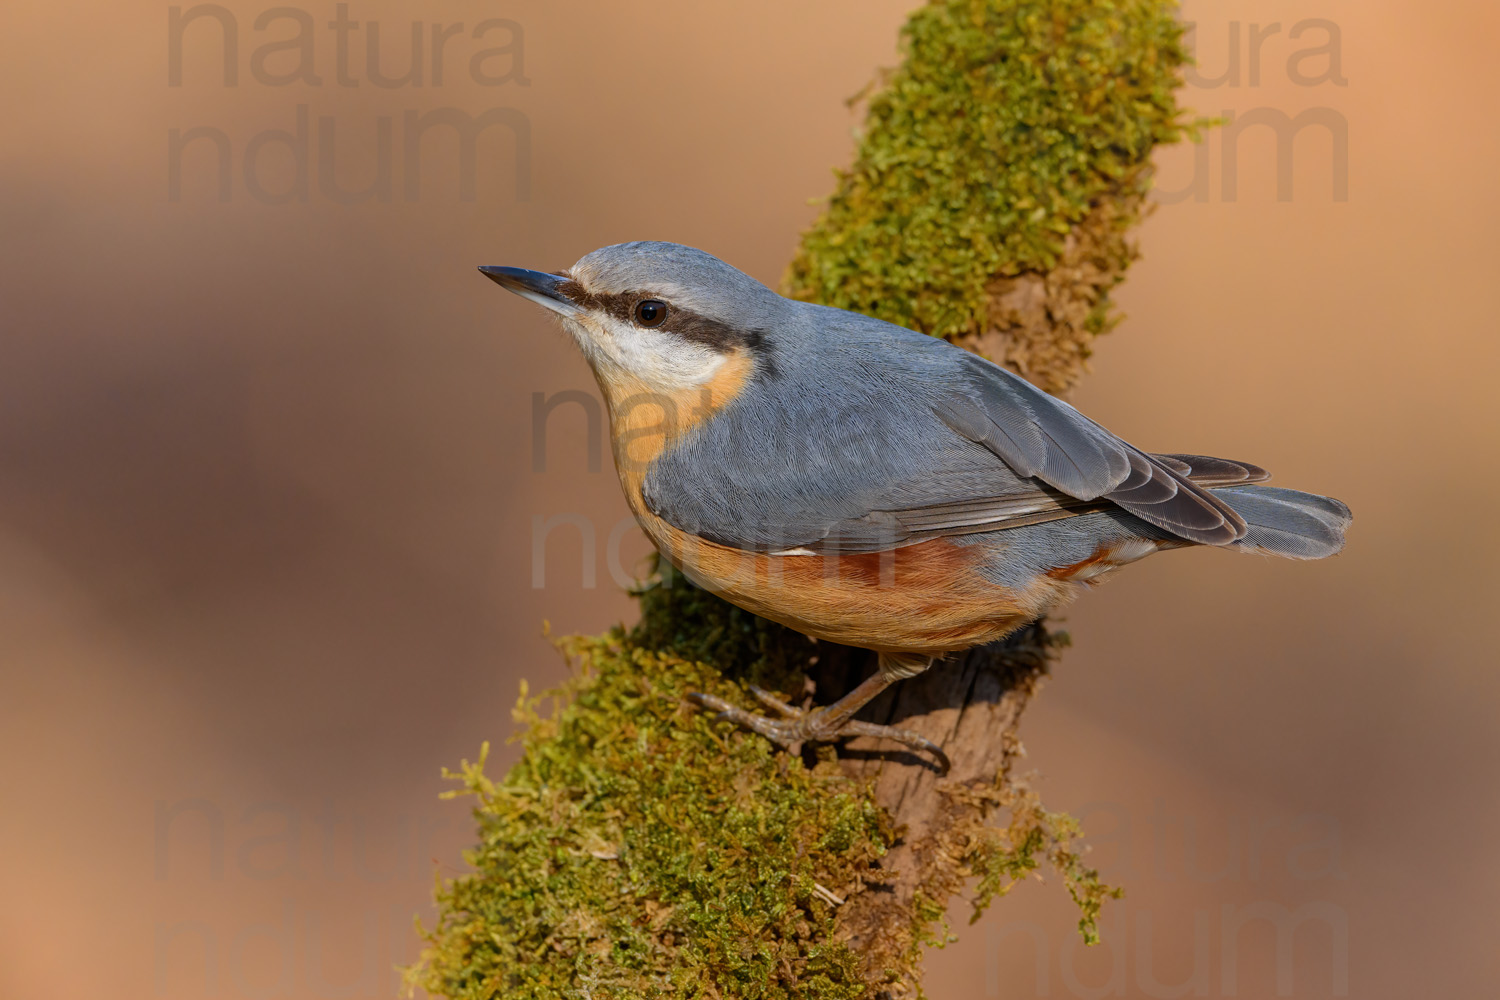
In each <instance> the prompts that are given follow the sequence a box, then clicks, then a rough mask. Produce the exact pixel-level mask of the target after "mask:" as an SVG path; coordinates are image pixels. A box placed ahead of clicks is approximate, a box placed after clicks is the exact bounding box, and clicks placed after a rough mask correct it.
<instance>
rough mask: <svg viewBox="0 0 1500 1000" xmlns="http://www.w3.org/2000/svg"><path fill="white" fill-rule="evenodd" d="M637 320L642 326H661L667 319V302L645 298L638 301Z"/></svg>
mask: <svg viewBox="0 0 1500 1000" xmlns="http://www.w3.org/2000/svg"><path fill="white" fill-rule="evenodd" d="M635 321H636V322H637V323H639V324H641V326H661V325H662V324H663V323H665V322H666V321H667V304H666V303H665V302H663V301H661V300H660V299H643V300H642V301H640V302H637V303H636V304H635Z"/></svg>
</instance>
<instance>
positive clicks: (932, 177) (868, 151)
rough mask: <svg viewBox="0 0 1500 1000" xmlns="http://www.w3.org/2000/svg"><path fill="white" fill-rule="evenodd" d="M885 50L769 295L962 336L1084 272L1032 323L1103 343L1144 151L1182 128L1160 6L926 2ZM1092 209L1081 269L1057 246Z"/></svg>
mask: <svg viewBox="0 0 1500 1000" xmlns="http://www.w3.org/2000/svg"><path fill="white" fill-rule="evenodd" d="M902 44H903V55H904V58H903V60H902V63H901V65H900V67H899V68H898V69H896V70H895V71H894V72H893V73H891V74H890V76H889V77H888V78H887V80H886V81H885V82H884V86H882V87H881V88H880V90H879V91H878V92H877V93H876V94H875V95H874V96H873V97H872V98H871V100H870V103H869V111H868V115H867V118H866V122H865V129H864V134H863V136H862V137H861V140H860V145H859V152H858V155H857V157H856V159H855V162H854V165H853V167H851V168H850V169H849V170H847V171H839V172H838V175H837V176H838V185H837V189H836V191H835V192H834V194H833V196H832V198H831V199H830V201H829V204H828V208H827V211H826V212H825V213H824V214H823V215H822V217H821V218H819V219H818V221H817V222H816V223H815V224H814V225H813V227H812V228H811V229H810V230H809V231H808V232H807V233H806V234H805V235H804V236H803V239H802V243H801V246H800V248H799V250H798V252H797V255H796V257H795V259H794V260H793V262H792V264H791V266H790V268H789V270H788V272H787V276H786V280H785V282H784V290H785V291H786V292H787V294H789V295H792V296H794V297H796V298H801V299H806V300H809V301H814V302H821V303H823V304H825V305H832V306H839V307H841V308H844V309H853V310H857V311H859V312H864V313H869V314H870V315H873V316H878V317H880V318H881V319H885V320H889V321H890V322H892V323H898V324H900V325H902V326H906V327H910V328H912V329H915V330H921V331H924V332H926V333H930V334H932V335H934V336H939V337H947V338H949V339H954V340H963V339H964V338H967V337H977V336H979V335H981V334H983V333H985V332H986V331H987V330H990V329H993V328H996V327H999V328H1000V329H1001V330H1002V331H1003V330H1008V329H1010V328H1012V327H1015V326H1017V325H1018V324H1020V323H1021V321H1020V320H1018V319H1017V318H1015V317H1008V316H1006V315H1004V314H1005V313H1006V311H1007V310H1006V308H1005V306H1004V304H1003V303H1000V302H997V299H1000V298H1003V292H1004V290H1005V289H1004V288H1003V287H1002V288H997V287H996V282H997V280H1000V279H1003V278H1005V277H1009V276H1015V275H1020V274H1023V273H1026V272H1038V273H1042V272H1050V271H1053V270H1054V269H1055V268H1057V267H1059V266H1060V265H1061V264H1064V263H1068V264H1071V265H1074V267H1075V269H1076V266H1077V265H1080V264H1099V265H1102V266H1098V267H1093V268H1090V269H1089V273H1087V274H1086V275H1084V276H1083V279H1084V280H1083V284H1084V285H1085V286H1086V287H1084V288H1082V289H1080V290H1078V291H1080V292H1081V294H1082V297H1083V300H1082V301H1081V302H1079V303H1077V304H1076V305H1077V308H1076V309H1073V308H1069V307H1070V306H1072V305H1074V303H1072V302H1070V301H1068V300H1069V298H1070V295H1071V294H1072V293H1073V292H1074V290H1073V289H1071V288H1056V287H1054V288H1049V289H1047V290H1046V291H1047V296H1048V297H1049V298H1050V299H1052V300H1053V301H1049V302H1048V303H1047V305H1048V312H1049V313H1051V314H1052V315H1050V316H1046V317H1043V319H1044V320H1047V321H1051V322H1054V323H1055V322H1056V321H1057V320H1060V319H1061V320H1065V321H1066V322H1068V323H1069V324H1072V325H1076V326H1077V327H1078V328H1079V329H1078V330H1077V331H1076V333H1074V335H1075V336H1077V337H1080V338H1084V339H1085V340H1086V339H1087V338H1090V337H1092V336H1093V335H1096V334H1098V333H1100V332H1103V331H1104V330H1105V329H1107V328H1108V327H1109V326H1110V325H1111V323H1112V311H1111V307H1110V303H1109V298H1108V290H1109V288H1110V287H1112V286H1113V285H1114V284H1115V283H1117V282H1118V281H1119V280H1120V278H1121V276H1122V275H1123V273H1124V270H1125V267H1126V266H1127V265H1128V263H1129V260H1130V256H1131V253H1130V251H1129V249H1128V247H1127V246H1126V244H1125V242H1124V238H1123V233H1124V231H1125V230H1126V229H1127V228H1128V227H1130V226H1131V225H1132V224H1134V222H1135V221H1136V220H1137V218H1138V216H1139V214H1140V208H1141V198H1142V196H1143V195H1144V193H1145V191H1146V190H1147V188H1148V187H1149V177H1150V173H1149V162H1150V155H1151V150H1152V149H1153V147H1154V146H1156V145H1157V144H1158V143H1163V142H1173V141H1175V140H1176V139H1178V138H1179V137H1180V136H1181V135H1182V134H1183V133H1184V131H1185V130H1186V129H1187V128H1188V127H1189V125H1188V124H1187V123H1184V122H1183V121H1182V120H1181V112H1180V110H1179V108H1178V104H1177V100H1176V97H1175V94H1174V91H1175V90H1176V88H1178V87H1179V86H1180V85H1181V71H1182V67H1183V65H1184V64H1185V62H1186V53H1185V51H1184V49H1183V46H1182V26H1181V25H1180V24H1179V23H1178V21H1177V20H1176V17H1175V5H1174V4H1171V3H1166V2H1163V0H936V2H933V3H929V4H927V5H926V6H924V7H922V8H920V9H919V10H917V11H916V12H915V13H914V14H913V15H912V16H911V19H910V20H909V21H908V22H907V24H906V26H905V28H904V29H903V31H902ZM1107 200H1113V201H1115V202H1117V203H1118V205H1117V206H1115V207H1116V208H1118V209H1122V210H1116V211H1106V215H1107V218H1106V219H1105V220H1103V222H1104V225H1103V226H1102V227H1092V228H1097V229H1100V231H1099V232H1097V233H1095V234H1093V235H1094V237H1095V238H1093V239H1090V240H1087V241H1086V242H1088V243H1090V244H1091V246H1090V247H1088V248H1087V249H1088V251H1089V252H1088V253H1086V254H1085V255H1084V256H1085V257H1086V258H1094V259H1093V260H1084V261H1069V260H1068V256H1069V255H1068V240H1069V237H1070V236H1074V237H1075V242H1076V237H1077V235H1078V234H1079V233H1080V232H1081V231H1082V230H1085V229H1089V228H1091V227H1088V226H1086V225H1085V223H1086V221H1087V220H1089V218H1090V216H1091V214H1092V213H1095V212H1096V211H1097V210H1098V209H1099V208H1100V206H1101V204H1102V203H1103V202H1105V201H1107ZM1096 272H1097V273H1096ZM1076 283H1077V282H1076V281H1075V282H1069V284H1076ZM1073 297H1077V296H1076V295H1073ZM1075 312H1076V314H1077V315H1076V316H1075V315H1073V314H1074V313H1075ZM1027 346H1029V345H1027ZM1002 353H1004V352H1003V351H1002ZM1026 353H1029V352H1026ZM1086 354H1087V345H1086V343H1085V344H1083V345H1082V347H1081V349H1080V352H1078V356H1077V357H1076V358H1072V357H1069V358H1067V359H1065V360H1067V361H1069V362H1071V364H1072V366H1073V367H1074V368H1075V369H1076V368H1077V367H1078V366H1079V364H1080V363H1081V361H1082V359H1083V357H1085V356H1086ZM995 360H1007V359H1005V358H996V359H995ZM1016 360H1018V361H1019V362H1020V364H1019V365H1018V367H1024V362H1025V360H1026V359H1025V358H1024V357H1022V358H1019V359H1016ZM1043 381H1049V380H1048V379H1044V380H1043ZM1050 381H1054V382H1056V383H1057V387H1063V386H1064V385H1065V384H1066V381H1067V380H1059V379H1050ZM1048 387H1049V388H1051V387H1052V386H1050V385H1049V386H1048Z"/></svg>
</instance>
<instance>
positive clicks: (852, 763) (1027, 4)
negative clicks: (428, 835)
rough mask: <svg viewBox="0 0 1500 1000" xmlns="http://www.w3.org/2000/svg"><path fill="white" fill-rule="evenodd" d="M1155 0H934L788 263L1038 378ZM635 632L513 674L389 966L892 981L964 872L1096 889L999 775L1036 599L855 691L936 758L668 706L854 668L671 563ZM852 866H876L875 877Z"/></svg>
mask: <svg viewBox="0 0 1500 1000" xmlns="http://www.w3.org/2000/svg"><path fill="white" fill-rule="evenodd" d="M1180 33H1181V32H1180V28H1179V26H1178V24H1177V22H1176V21H1175V19H1174V8H1173V6H1172V5H1171V4H1170V3H1166V2H1163V0H935V2H933V3H929V4H928V5H926V6H924V7H922V8H921V9H919V10H918V11H916V12H915V13H914V14H913V15H912V17H911V19H910V21H909V22H908V24H907V26H906V28H905V30H904V32H903V46H904V58H903V61H902V63H901V65H900V66H899V67H898V68H897V69H895V70H893V71H891V72H890V73H889V74H887V75H886V78H885V79H884V80H883V81H882V84H881V86H880V87H879V88H878V90H877V91H876V93H874V95H873V96H872V97H871V98H870V100H869V106H868V111H867V117H866V125H865V130H864V133H863V136H862V139H861V143H860V147H859V151H858V155H857V157H856V161H855V163H854V165H853V166H852V167H851V168H850V169H849V170H847V171H844V172H841V173H840V174H839V179H838V185H837V190H836V191H835V193H834V195H833V197H832V198H831V200H830V202H829V204H828V207H827V210H826V212H825V213H824V214H823V215H822V216H821V217H820V218H819V219H818V221H817V222H816V223H815V224H814V225H813V227H812V228H811V229H810V230H809V231H808V232H807V233H806V234H805V235H804V237H803V240H802V243H801V246H800V247H799V249H798V251H797V253H796V256H795V257H794V259H793V261H792V264H791V266H790V268H789V269H788V272H787V277H786V281H785V286H786V287H785V291H786V292H787V294H790V295H793V296H795V297H798V298H802V299H808V300H811V301H818V302H822V303H825V304H829V305H836V306H842V307H844V308H849V309H857V310H860V311H862V312H867V313H871V314H873V315H877V316H880V317H882V318H885V319H889V320H891V321H893V322H897V323H901V324H904V325H907V326H911V327H913V328H916V329H920V330H924V331H926V332H928V333H931V334H933V335H936V336H944V337H948V338H950V339H952V340H954V341H955V342H956V343H959V344H961V345H964V346H966V347H970V348H971V349H976V350H979V351H981V352H982V353H985V354H986V355H988V356H990V357H992V358H993V359H995V360H997V361H1000V362H1002V363H1005V364H1009V365H1011V366H1012V367H1014V368H1015V369H1016V370H1018V371H1020V372H1021V373H1022V374H1024V375H1026V376H1027V377H1029V378H1032V379H1033V380H1034V381H1037V382H1038V383H1039V384H1040V385H1042V386H1044V387H1045V388H1047V389H1049V390H1052V391H1060V390H1062V389H1065V388H1067V387H1068V386H1070V385H1071V384H1072V383H1073V382H1074V381H1075V380H1076V379H1077V377H1078V376H1079V375H1080V373H1081V372H1082V371H1083V365H1084V361H1085V359H1086V358H1087V357H1088V354H1089V349H1090V344H1091V342H1092V339H1093V338H1094V337H1095V336H1097V335H1099V334H1100V333H1102V332H1104V331H1105V330H1107V329H1108V328H1109V326H1110V325H1111V323H1112V322H1113V318H1112V313H1111V306H1110V301H1109V290H1110V289H1111V288H1112V287H1113V286H1114V285H1115V284H1116V283H1118V282H1119V281H1120V280H1121V277H1122V275H1123V273H1124V270H1125V268H1126V267H1127V266H1128V264H1129V262H1130V260H1131V258H1132V249H1131V247H1130V245H1129V244H1128V243H1127V241H1126V231H1127V230H1128V229H1129V227H1130V226H1131V225H1133V224H1134V223H1135V222H1136V221H1137V220H1138V219H1139V217H1140V214H1141V210H1142V206H1143V204H1144V196H1145V192H1146V190H1147V188H1148V185H1149V177H1150V154H1151V150H1152V149H1153V147H1154V146H1155V145H1157V144H1159V143H1162V142H1170V141H1173V140H1175V139H1176V138H1178V137H1179V135H1180V134H1181V132H1182V131H1183V128H1184V126H1183V125H1182V123H1181V122H1180V120H1179V112H1178V108H1177V105H1176V101H1175V98H1174V91H1175V89H1176V88H1177V87H1178V85H1179V83H1180V80H1179V74H1180V69H1181V67H1182V65H1183V62H1184V54H1183V50H1182V48H1181V45H1180ZM640 600H641V611H642V616H641V621H640V623H639V624H638V625H636V626H635V627H634V628H631V629H628V630H627V629H624V628H621V629H617V630H616V631H614V632H612V633H610V634H608V635H606V636H602V637H599V638H594V639H573V640H569V641H568V642H567V643H566V644H565V647H566V649H567V650H568V652H569V653H570V654H571V655H572V656H573V657H574V659H575V660H576V663H577V675H576V677H575V679H574V680H573V681H572V682H570V683H569V684H568V685H567V686H566V687H565V688H564V689H563V690H562V691H559V692H554V693H553V695H552V697H553V708H552V710H551V711H549V712H547V713H542V712H540V711H539V710H538V702H537V701H535V700H533V699H530V698H528V697H526V696H525V694H524V692H523V697H522V701H521V705H520V706H519V707H518V709H517V719H518V721H520V723H521V724H522V726H523V727H524V732H523V735H522V737H521V739H522V743H523V754H522V757H521V760H520V762H519V763H517V764H516V765H515V766H514V767H513V768H512V769H511V770H510V772H509V773H508V774H506V775H505V776H504V777H503V778H500V779H498V780H497V779H492V778H490V777H489V776H488V775H486V773H485V771H484V762H483V758H482V757H481V760H480V761H479V762H478V763H475V764H467V763H466V764H465V765H464V767H463V769H462V771H461V772H460V773H459V774H458V775H455V777H456V778H458V779H459V780H460V781H461V782H462V789H461V790H460V792H459V793H457V794H464V793H468V794H472V795H473V796H475V808H474V815H475V818H476V820H477V822H478V825H479V843H478V845H477V846H476V847H475V848H474V849H473V850H472V851H471V852H470V853H469V857H468V860H469V862H470V863H471V864H472V866H473V868H474V872H473V874H471V875H465V876H460V877H458V878H455V879H446V880H443V881H442V882H441V883H440V884H439V886H438V902H439V918H438V922H437V924H436V926H434V927H432V928H430V929H428V930H426V931H425V932H424V933H425V935H426V939H427V942H428V948H427V950H426V952H425V953H424V956H423V958H422V960H421V961H420V963H419V964H418V965H417V966H416V967H414V968H413V969H412V970H410V973H409V980H410V982H411V983H412V984H413V985H416V986H420V987H422V988H424V989H426V990H427V991H429V992H432V993H437V994H442V995H445V996H449V997H452V998H455V1000H478V998H490V997H536V998H541V997H592V998H604V997H612V998H613V997H620V998H625V997H700V996H702V997H757V998H761V997H764V998H782V997H785V998H792V997H797V998H802V997H809V998H814V997H815V998H834V997H839V998H844V997H847V998H854V997H866V996H875V995H879V994H887V995H904V994H907V993H910V992H912V991H914V990H916V989H917V988H918V987H917V985H916V980H917V972H918V968H919V959H920V951H921V947H922V945H923V944H924V943H927V942H932V941H939V940H941V939H942V938H943V937H944V936H945V935H946V933H947V928H946V926H945V925H944V923H943V913H944V912H945V910H946V906H947V903H948V900H949V899H950V898H952V896H953V895H954V894H955V893H957V892H959V891H961V890H962V888H963V887H964V885H965V884H966V883H967V884H971V885H973V887H974V890H973V891H974V896H973V899H974V904H975V912H976V915H977V913H978V912H980V911H982V910H983V909H984V908H985V907H986V906H988V905H989V904H990V903H991V902H992V901H993V900H994V899H995V898H997V897H998V896H1000V895H1003V894H1004V892H1005V891H1006V890H1007V889H1008V888H1009V887H1010V886H1011V885H1013V884H1014V883H1015V882H1016V880H1018V879H1020V878H1022V877H1025V876H1027V875H1028V874H1029V873H1031V872H1032V871H1034V870H1037V869H1038V868H1042V867H1047V868H1051V869H1053V870H1055V871H1056V872H1058V873H1059V874H1060V876H1061V878H1062V880H1063V882H1064V884H1065V886H1066V887H1067V888H1068V890H1069V891H1070V892H1071V893H1072V894H1073V897H1074V899H1075V900H1077V902H1078V903H1079V906H1080V910H1081V916H1080V928H1081V930H1082V932H1083V933H1084V935H1085V936H1086V937H1092V936H1093V935H1094V922H1095V918H1096V916H1097V913H1098V909H1099V906H1100V905H1101V903H1102V902H1103V901H1104V900H1105V899H1106V898H1108V897H1109V896H1110V895H1111V894H1112V890H1110V889H1109V888H1108V887H1107V886H1104V885H1103V884H1102V883H1100V881H1099V878H1098V875H1097V873H1095V872H1093V871H1091V870H1089V869H1088V868H1087V867H1086V866H1085V865H1084V864H1083V863H1082V861H1081V859H1080V852H1079V848H1078V847H1077V846H1076V837H1077V829H1076V824H1074V823H1073V822H1072V821H1071V820H1070V819H1068V818H1067V817H1066V816H1063V815H1061V814H1057V813H1052V812H1049V811H1048V810H1046V809H1044V808H1043V807H1042V806H1041V804H1040V802H1039V801H1038V800H1037V798H1036V795H1035V793H1034V792H1033V791H1032V790H1031V789H1030V788H1029V787H1028V786H1027V785H1026V784H1025V782H1024V781H1023V780H1021V776H1019V775H1017V774H1015V773H1013V769H1012V766H1013V764H1014V761H1015V759H1016V758H1017V756H1018V750H1019V741H1018V740H1017V737H1016V733H1015V727H1016V723H1017V721H1018V719H1019V717H1020V713H1021V711H1022V709H1023V708H1024V707H1025V704H1026V702H1027V700H1028V699H1029V698H1030V697H1031V695H1032V694H1033V692H1034V690H1035V687H1036V682H1037V680H1038V679H1039V678H1040V677H1041V676H1042V674H1043V673H1045V671H1046V669H1047V667H1048V664H1049V662H1050V661H1051V660H1052V658H1053V657H1054V656H1055V655H1056V653H1057V651H1058V650H1059V649H1060V648H1061V646H1062V645H1064V644H1065V637H1063V636H1060V635H1058V634H1056V633H1052V632H1049V631H1048V630H1047V628H1046V627H1045V625H1044V624H1038V625H1036V626H1033V627H1032V628H1030V629H1027V630H1025V631H1024V632H1022V633H1021V634H1019V635H1018V636H1015V637H1012V639H1010V640H1007V642H1006V643H1004V644H1000V645H998V646H996V647H993V648H986V649H982V650H975V651H971V652H970V653H968V654H966V655H965V656H963V657H960V658H957V660H956V662H953V663H947V664H941V665H939V666H938V667H937V668H936V669H934V670H932V671H929V672H928V673H927V674H926V675H924V676H922V677H920V678H917V679H915V680H913V681H908V682H905V683H904V684H903V685H901V686H899V687H898V688H897V689H896V691H895V692H894V694H893V695H891V696H888V697H885V698H883V699H882V700H881V701H878V702H876V703H875V704H874V705H872V706H871V709H872V711H873V713H874V714H875V715H879V716H881V717H883V718H899V719H901V720H902V725H903V726H907V727H908V728H917V729H919V730H921V731H923V732H924V733H928V734H930V735H931V736H932V737H933V738H937V739H941V740H943V741H944V742H945V744H946V745H947V746H948V748H949V751H950V756H952V757H953V758H954V769H953V771H952V773H951V774H950V775H949V776H948V777H947V778H946V779H944V780H939V779H938V778H937V777H936V776H935V775H934V774H932V773H931V772H928V771H923V770H921V769H920V768H914V766H913V765H912V763H911V761H910V759H909V758H907V757H906V756H905V755H903V754H899V753H898V754H896V755H895V758H894V759H893V760H892V759H890V758H887V757H886V756H885V755H883V754H880V753H876V752H874V751H873V749H872V748H869V747H860V746H859V744H857V743H856V744H853V745H852V751H853V752H846V753H845V754H844V755H843V757H842V759H840V758H838V757H837V756H836V755H835V753H834V751H833V750H832V749H831V748H827V747H823V748H817V749H815V750H814V749H812V748H809V749H808V750H807V751H806V752H805V753H804V755H803V756H800V757H799V756H793V755H789V754H786V753H783V752H781V751H779V750H776V749H774V748H773V747H772V746H771V745H770V744H768V743H767V742H766V741H765V740H763V739H761V738H760V737H758V736H754V735H747V734H744V733H741V732H738V731H735V730H733V729H730V728H727V727H725V726H722V725H719V724H716V723H715V722H713V721H712V720H711V719H710V718H708V717H707V716H705V715H703V714H701V713H698V712H696V711H694V710H692V709H690V708H688V707H686V706H685V705H684V703H683V700H682V695H683V694H684V692H687V691H690V690H699V691H707V692H712V693H716V694H719V695H721V696H723V697H725V698H727V699H730V700H733V701H739V702H742V703H745V704H747V705H750V704H753V702H752V701H751V699H749V698H748V696H747V694H746V691H745V687H744V686H745V685H746V684H747V683H751V682H754V683H758V684H760V685H762V686H764V687H768V688H771V689H773V690H776V691H779V692H781V693H782V694H783V696H785V697H787V698H788V699H791V700H797V699H800V698H803V697H805V696H806V695H807V694H808V693H809V692H808V687H809V686H810V685H811V686H813V687H815V688H816V695H817V698H818V700H819V701H828V700H831V699H832V698H835V697H837V696H838V695H839V694H840V693H841V688H843V687H845V686H846V685H847V684H848V683H850V682H851V681H853V680H857V679H858V678H859V677H860V676H862V675H864V674H867V673H868V672H869V670H870V669H871V662H870V658H869V656H868V654H865V653H864V652H862V651H859V650H850V649H844V648H841V647H834V646H830V645H828V644H826V643H814V642H813V641H812V640H809V639H807V638H805V637H803V636H800V635H797V634H796V633H794V632H790V631H788V630H786V629H784V628H782V627H780V626H777V625H774V624H771V623H769V622H766V621H763V620H761V619H758V618H755V617H754V616H752V615H750V614H747V613H746V612H743V611H741V610H739V609H737V608H734V607H731V606H730V605H728V604H725V603H724V602H722V601H720V600H718V599H717V598H715V597H713V596H711V595H709V594H706V593H704V592H702V591H699V590H697V589H695V588H693V587H692V586H690V585H689V584H687V583H686V582H685V581H683V580H682V579H681V578H672V577H668V578H667V579H658V580H655V581H653V582H651V583H650V584H649V585H648V586H646V587H645V588H644V589H643V590H642V591H641V593H640ZM876 888H878V889H879V890H880V891H872V890H874V889H876Z"/></svg>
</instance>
